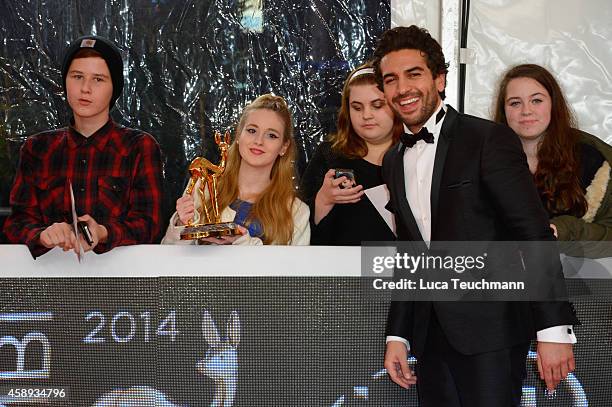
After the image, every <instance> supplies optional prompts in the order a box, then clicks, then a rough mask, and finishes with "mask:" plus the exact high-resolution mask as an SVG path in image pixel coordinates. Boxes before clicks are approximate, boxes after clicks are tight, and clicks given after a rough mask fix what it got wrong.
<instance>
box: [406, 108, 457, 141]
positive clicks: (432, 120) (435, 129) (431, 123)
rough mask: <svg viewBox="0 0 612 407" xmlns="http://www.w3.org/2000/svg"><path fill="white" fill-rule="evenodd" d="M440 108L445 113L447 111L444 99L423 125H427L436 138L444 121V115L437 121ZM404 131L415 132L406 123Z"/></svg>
mask: <svg viewBox="0 0 612 407" xmlns="http://www.w3.org/2000/svg"><path fill="white" fill-rule="evenodd" d="M440 110H444V113H446V110H447V107H446V105H445V104H444V102H442V101H440V103H439V104H438V107H437V108H436V110H435V111H434V112H433V114H432V115H431V116H429V119H427V121H426V122H425V125H424V126H423V127H427V130H428V131H429V132H430V133H431V134H433V135H434V137H435V138H437V137H438V135H439V134H440V129H441V128H442V123H443V122H444V117H443V118H442V119H441V120H440V121H439V122H437V123H436V117H438V114H439V113H440ZM444 116H445V117H446V114H444ZM404 131H405V132H406V133H409V134H414V133H413V132H411V131H410V129H409V128H408V126H406V125H405V124H404Z"/></svg>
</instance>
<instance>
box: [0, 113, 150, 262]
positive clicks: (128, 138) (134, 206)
mask: <svg viewBox="0 0 612 407" xmlns="http://www.w3.org/2000/svg"><path fill="white" fill-rule="evenodd" d="M69 181H70V182H72V187H73V190H74V198H75V204H76V213H77V216H82V215H85V214H89V215H90V216H91V217H93V218H94V219H95V220H96V221H97V222H98V223H99V224H101V225H104V226H106V229H107V230H108V240H107V241H106V242H105V243H100V244H98V245H97V246H96V247H95V249H94V251H95V252H96V253H104V252H107V251H109V250H110V249H112V248H113V247H116V246H124V245H131V244H139V243H151V242H153V241H154V240H155V239H156V238H157V237H158V235H159V232H160V218H161V202H162V163H161V153H160V149H159V145H158V144H157V141H155V139H154V138H153V137H152V136H151V135H150V134H147V133H145V132H143V131H140V130H134V129H129V128H126V127H122V126H120V125H118V124H116V123H114V122H113V121H112V120H109V121H108V122H107V123H106V124H105V125H104V126H103V127H102V128H101V129H99V130H98V131H96V132H95V133H94V134H92V135H91V136H90V137H84V136H83V135H81V134H79V133H78V132H77V131H76V130H75V129H74V128H72V127H69V128H63V129H59V130H51V131H48V132H43V133H39V134H36V135H34V136H32V137H30V138H28V139H27V140H26V142H25V143H24V144H23V146H22V147H21V156H20V162H19V168H18V170H17V174H16V176H15V183H14V184H13V188H12V190H11V195H10V204H11V206H12V208H13V213H12V214H11V215H10V216H9V217H8V219H7V220H6V222H5V225H4V232H5V234H6V236H7V238H8V239H9V241H10V242H12V243H25V244H26V245H28V247H29V249H30V251H31V252H32V255H33V256H34V257H37V256H40V255H42V254H44V253H46V252H47V251H48V250H49V249H47V248H45V247H44V246H42V245H41V244H40V243H39V235H40V233H41V232H42V231H43V230H44V229H45V228H46V227H48V226H50V225H52V224H53V223H55V222H67V223H69V224H71V223H72V214H71V213H72V211H71V208H70V188H69Z"/></svg>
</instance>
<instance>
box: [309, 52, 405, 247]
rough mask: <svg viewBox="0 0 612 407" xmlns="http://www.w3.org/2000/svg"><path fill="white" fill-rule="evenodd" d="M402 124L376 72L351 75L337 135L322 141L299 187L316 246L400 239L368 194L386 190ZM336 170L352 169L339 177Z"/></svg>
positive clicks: (367, 68)
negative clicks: (385, 165) (390, 153)
mask: <svg viewBox="0 0 612 407" xmlns="http://www.w3.org/2000/svg"><path fill="white" fill-rule="evenodd" d="M401 132H402V126H401V123H400V122H399V120H398V119H396V118H395V116H394V114H393V111H392V110H391V108H390V107H389V106H388V105H387V103H386V101H385V97H384V94H383V93H382V92H381V91H380V90H379V89H378V87H377V84H376V78H375V76H374V69H373V68H372V67H371V66H370V65H368V64H366V65H362V66H360V67H359V68H357V69H355V70H354V71H352V72H351V73H350V74H349V76H348V78H347V80H346V82H345V83H344V88H343V90H342V104H341V107H340V110H339V112H338V123H337V132H336V133H335V134H332V135H331V136H330V138H329V141H326V142H323V143H321V144H320V145H319V147H318V148H317V151H316V152H315V154H314V155H313V157H312V158H311V160H310V162H309V163H308V167H307V168H306V171H305V172H304V175H303V176H302V182H301V186H300V190H301V194H302V196H303V198H304V200H305V201H306V202H307V203H308V204H309V206H310V210H311V229H312V237H311V244H318V245H349V246H352V245H355V246H356V245H360V244H361V242H363V241H389V240H395V235H394V234H393V232H392V230H391V228H390V226H389V225H388V224H387V222H385V220H384V218H383V217H382V215H381V213H380V212H379V210H382V208H380V209H378V210H377V208H376V207H375V206H374V205H373V204H372V202H371V201H370V200H369V199H368V198H367V196H364V193H365V191H366V190H368V189H371V188H375V187H379V186H380V188H384V186H383V184H384V183H383V180H382V174H381V168H382V167H381V165H382V159H383V156H384V154H385V152H386V151H387V150H388V149H389V147H391V146H392V145H393V144H395V143H396V142H397V140H398V139H399V134H400V133H401ZM337 169H349V170H352V173H353V175H354V177H353V179H349V177H350V175H348V177H347V175H340V174H338V175H340V176H339V177H336V170H337Z"/></svg>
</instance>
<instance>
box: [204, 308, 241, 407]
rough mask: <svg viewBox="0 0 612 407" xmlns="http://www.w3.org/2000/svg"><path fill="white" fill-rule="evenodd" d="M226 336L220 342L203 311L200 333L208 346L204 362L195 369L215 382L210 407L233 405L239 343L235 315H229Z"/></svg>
mask: <svg viewBox="0 0 612 407" xmlns="http://www.w3.org/2000/svg"><path fill="white" fill-rule="evenodd" d="M226 333H227V337H226V338H224V339H221V336H220V335H219V331H218V330H217V327H216V325H215V323H214V321H213V320H212V317H211V316H210V313H209V312H208V311H206V310H205V311H204V313H203V315H202V334H203V335H204V339H205V340H206V342H207V343H208V350H207V351H206V355H205V356H204V359H202V360H200V361H199V362H198V363H197V364H196V369H197V371H198V372H200V373H202V374H203V375H205V376H207V377H209V378H210V379H212V380H213V381H214V383H215V398H214V399H213V402H212V404H211V407H231V406H232V405H233V404H234V397H235V395H236V383H237V379H238V344H239V343H240V320H239V319H238V312H236V311H232V312H231V314H230V317H229V320H228V321H227V331H226Z"/></svg>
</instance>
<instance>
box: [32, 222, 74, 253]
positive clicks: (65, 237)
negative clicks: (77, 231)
mask: <svg viewBox="0 0 612 407" xmlns="http://www.w3.org/2000/svg"><path fill="white" fill-rule="evenodd" d="M39 241H40V244H41V245H43V246H45V247H46V248H47V249H52V248H54V247H56V246H58V247H61V248H62V249H63V250H64V251H65V252H66V251H68V250H71V249H74V248H75V247H76V242H77V241H76V237H75V236H74V231H73V229H72V226H70V225H69V224H67V223H66V222H61V223H54V224H53V225H51V226H49V227H47V228H46V229H45V230H43V231H42V233H41V234H40V237H39Z"/></svg>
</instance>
